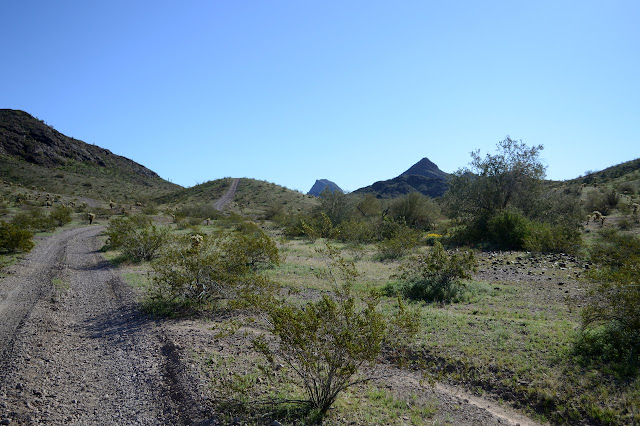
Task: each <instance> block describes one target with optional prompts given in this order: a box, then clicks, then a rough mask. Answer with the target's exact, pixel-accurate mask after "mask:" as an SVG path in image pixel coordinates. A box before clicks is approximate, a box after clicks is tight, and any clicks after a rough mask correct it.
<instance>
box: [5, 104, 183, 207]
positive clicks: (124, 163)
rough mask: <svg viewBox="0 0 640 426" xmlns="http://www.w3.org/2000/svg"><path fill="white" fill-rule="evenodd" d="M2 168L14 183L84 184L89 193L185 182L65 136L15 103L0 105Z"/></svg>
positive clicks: (170, 187)
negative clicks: (11, 106) (13, 107)
mask: <svg viewBox="0 0 640 426" xmlns="http://www.w3.org/2000/svg"><path fill="white" fill-rule="evenodd" d="M0 172H2V175H3V179H5V180H10V181H12V182H14V183H20V184H23V185H37V186H42V187H46V188H47V189H48V190H51V191H57V192H60V193H76V192H78V191H79V189H82V191H80V192H84V194H82V195H88V196H112V194H113V193H116V192H118V190H120V192H123V194H121V195H124V192H128V193H130V194H133V193H137V192H142V190H143V189H146V190H153V191H147V192H150V193H154V192H156V191H160V192H169V191H174V190H179V189H180V188H181V187H180V186H178V185H175V184H172V183H170V182H167V181H165V180H163V179H161V178H160V177H159V176H158V175H157V174H156V173H155V172H153V171H151V170H149V169H148V168H146V167H144V166H142V165H141V164H138V163H136V162H135V161H132V160H130V159H128V158H125V157H122V156H119V155H115V154H113V153H112V152H111V151H109V150H107V149H104V148H101V147H99V146H95V145H90V144H88V143H85V142H83V141H80V140H77V139H74V138H70V137H68V136H65V135H63V134H62V133H60V132H58V131H56V130H55V129H54V128H53V127H51V126H49V125H47V124H45V123H44V122H43V121H42V120H39V119H37V118H35V117H33V116H31V115H30V114H28V113H26V112H24V111H17V110H10V109H0ZM79 185H80V186H82V188H77V186H79Z"/></svg>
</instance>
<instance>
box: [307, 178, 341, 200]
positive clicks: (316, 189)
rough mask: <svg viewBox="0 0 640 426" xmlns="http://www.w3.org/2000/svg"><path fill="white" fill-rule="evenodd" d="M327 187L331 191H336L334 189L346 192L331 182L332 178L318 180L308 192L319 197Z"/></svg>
mask: <svg viewBox="0 0 640 426" xmlns="http://www.w3.org/2000/svg"><path fill="white" fill-rule="evenodd" d="M326 188H329V190H330V191H331V192H334V191H339V192H344V191H343V190H342V188H340V187H339V186H338V185H336V184H335V183H333V182H331V181H330V180H328V179H318V180H316V183H314V184H313V186H312V187H311V189H310V190H309V192H307V194H308V195H313V196H316V197H319V196H320V194H322V191H324V190H325V189H326Z"/></svg>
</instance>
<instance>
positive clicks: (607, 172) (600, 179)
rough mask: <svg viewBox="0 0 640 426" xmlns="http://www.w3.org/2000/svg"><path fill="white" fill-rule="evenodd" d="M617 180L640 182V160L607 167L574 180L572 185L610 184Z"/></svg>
mask: <svg viewBox="0 0 640 426" xmlns="http://www.w3.org/2000/svg"><path fill="white" fill-rule="evenodd" d="M616 180H626V181H633V180H635V181H637V180H640V158H636V159H635V160H631V161H626V162H624V163H620V164H617V165H615V166H611V167H607V168H606V169H604V170H600V171H599V172H590V173H587V174H586V175H585V176H583V177H579V178H576V179H572V180H571V181H569V182H571V183H586V184H591V183H608V182H611V181H616Z"/></svg>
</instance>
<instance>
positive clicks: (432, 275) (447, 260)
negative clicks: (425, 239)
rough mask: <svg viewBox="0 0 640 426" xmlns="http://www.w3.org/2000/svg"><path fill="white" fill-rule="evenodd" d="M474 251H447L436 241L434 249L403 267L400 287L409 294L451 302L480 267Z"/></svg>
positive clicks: (430, 299) (416, 297)
mask: <svg viewBox="0 0 640 426" xmlns="http://www.w3.org/2000/svg"><path fill="white" fill-rule="evenodd" d="M476 265H477V262H476V259H475V256H474V254H473V252H472V251H461V252H452V253H447V251H446V250H445V249H444V247H443V246H442V244H441V243H440V242H439V241H436V242H435V243H434V245H433V248H432V249H431V251H430V252H429V253H427V254H424V255H419V256H416V257H414V258H412V259H410V260H408V261H406V262H405V263H403V264H402V265H401V266H400V283H399V285H398V286H397V289H396V290H399V291H400V292H401V293H403V294H404V295H405V296H407V297H411V298H415V299H421V300H426V301H437V302H450V301H452V300H453V299H454V298H455V297H456V296H457V295H458V294H459V293H460V292H461V290H463V288H464V282H463V280H466V279H470V278H471V277H472V272H474V271H475V270H476Z"/></svg>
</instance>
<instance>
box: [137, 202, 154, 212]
mask: <svg viewBox="0 0 640 426" xmlns="http://www.w3.org/2000/svg"><path fill="white" fill-rule="evenodd" d="M140 211H141V212H142V214H146V215H154V214H157V213H158V206H157V205H156V204H155V203H152V202H148V203H145V205H144V206H143V207H142V209H141V210H140Z"/></svg>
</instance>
